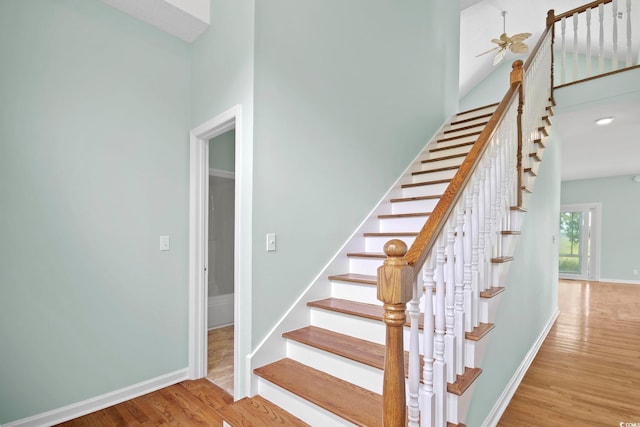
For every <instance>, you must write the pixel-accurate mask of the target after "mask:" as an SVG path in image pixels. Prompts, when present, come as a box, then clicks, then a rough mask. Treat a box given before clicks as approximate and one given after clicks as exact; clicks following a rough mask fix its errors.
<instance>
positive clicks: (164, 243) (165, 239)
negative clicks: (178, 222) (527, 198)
mask: <svg viewBox="0 0 640 427" xmlns="http://www.w3.org/2000/svg"><path fill="white" fill-rule="evenodd" d="M160 250H161V251H168V250H171V241H170V240H169V236H160Z"/></svg>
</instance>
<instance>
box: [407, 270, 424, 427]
mask: <svg viewBox="0 0 640 427" xmlns="http://www.w3.org/2000/svg"><path fill="white" fill-rule="evenodd" d="M420 297H421V295H420V291H419V290H418V285H417V282H414V284H413V299H412V300H411V301H410V302H409V308H408V310H407V311H408V314H409V319H410V321H411V329H410V332H409V401H408V403H407V406H408V411H407V416H408V419H409V426H410V427H418V426H419V424H418V422H419V421H420V405H419V402H418V394H419V386H420V337H419V334H420V330H419V328H418V322H419V319H420Z"/></svg>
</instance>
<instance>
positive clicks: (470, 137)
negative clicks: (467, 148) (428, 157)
mask: <svg viewBox="0 0 640 427" xmlns="http://www.w3.org/2000/svg"><path fill="white" fill-rule="evenodd" d="M468 134H469V132H467V133H463V135H467V136H465V137H463V138H456V139H449V138H453V136H449V135H447V136H445V137H442V138H440V139H446V140H447V141H438V142H437V144H436V148H445V147H451V146H452V145H458V144H466V143H468V142H476V141H477V140H478V136H479V135H468Z"/></svg>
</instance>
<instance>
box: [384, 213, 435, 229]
mask: <svg viewBox="0 0 640 427" xmlns="http://www.w3.org/2000/svg"><path fill="white" fill-rule="evenodd" d="M428 217H429V216H428V215H425V216H416V217H401V218H383V219H380V220H378V224H379V225H380V230H379V231H380V232H381V233H390V232H396V231H416V232H418V231H420V230H421V229H422V227H423V226H424V223H425V222H427V218H428Z"/></svg>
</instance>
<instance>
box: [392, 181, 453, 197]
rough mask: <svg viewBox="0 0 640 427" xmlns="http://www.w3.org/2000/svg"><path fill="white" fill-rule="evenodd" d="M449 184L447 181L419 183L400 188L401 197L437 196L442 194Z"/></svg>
mask: <svg viewBox="0 0 640 427" xmlns="http://www.w3.org/2000/svg"><path fill="white" fill-rule="evenodd" d="M448 186H449V183H448V182H445V183H442V184H429V185H420V186H418V187H406V188H403V189H402V197H421V196H438V195H440V194H443V193H444V191H445V190H446V189H447V187H448Z"/></svg>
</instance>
